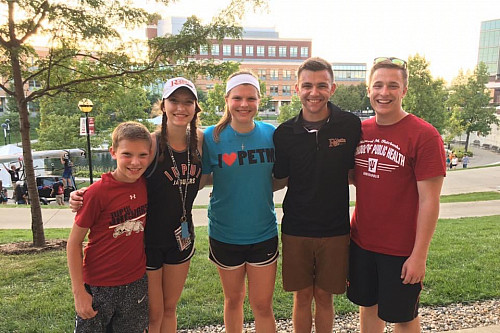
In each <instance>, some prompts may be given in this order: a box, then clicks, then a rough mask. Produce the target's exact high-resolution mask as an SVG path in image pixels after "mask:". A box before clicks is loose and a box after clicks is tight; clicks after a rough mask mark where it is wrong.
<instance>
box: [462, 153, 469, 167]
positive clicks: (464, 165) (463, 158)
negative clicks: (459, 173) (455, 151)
mask: <svg viewBox="0 0 500 333" xmlns="http://www.w3.org/2000/svg"><path fill="white" fill-rule="evenodd" d="M468 164H469V156H468V155H464V157H462V166H463V168H464V169H467V165H468Z"/></svg>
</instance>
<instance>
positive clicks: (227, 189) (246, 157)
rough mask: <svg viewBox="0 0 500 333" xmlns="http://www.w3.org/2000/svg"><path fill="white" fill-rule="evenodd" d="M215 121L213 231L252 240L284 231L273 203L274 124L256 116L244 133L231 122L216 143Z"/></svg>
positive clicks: (209, 165)
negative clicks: (251, 128)
mask: <svg viewBox="0 0 500 333" xmlns="http://www.w3.org/2000/svg"><path fill="white" fill-rule="evenodd" d="M214 128H215V127H214V126H210V127H208V128H207V129H206V130H205V134H204V140H203V168H202V170H203V171H202V172H203V173H204V174H210V173H213V190H212V196H211V198H210V205H209V207H208V235H209V236H210V237H212V238H214V239H216V240H218V241H220V242H224V243H229V244H237V245H246V244H254V243H259V242H262V241H265V240H268V239H270V238H272V237H274V236H276V235H277V234H278V227H277V222H276V213H275V211H274V202H273V186H272V170H273V165H274V143H273V133H274V130H275V128H274V126H273V125H271V124H268V123H263V122H259V121H256V122H255V128H254V129H253V130H252V131H251V132H249V133H244V134H240V133H237V132H236V131H234V130H233V128H232V127H231V126H230V125H228V126H227V127H226V128H225V129H224V130H223V131H222V132H221V134H220V140H219V142H217V143H216V142H214V138H213V131H214Z"/></svg>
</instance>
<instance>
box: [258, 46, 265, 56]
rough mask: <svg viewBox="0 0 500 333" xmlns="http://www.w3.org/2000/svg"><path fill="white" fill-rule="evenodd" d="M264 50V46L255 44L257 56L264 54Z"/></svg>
mask: <svg viewBox="0 0 500 333" xmlns="http://www.w3.org/2000/svg"><path fill="white" fill-rule="evenodd" d="M264 50H265V47H264V46H257V57H263V56H265V53H264V52H265V51H264Z"/></svg>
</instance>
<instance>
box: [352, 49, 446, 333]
mask: <svg viewBox="0 0 500 333" xmlns="http://www.w3.org/2000/svg"><path fill="white" fill-rule="evenodd" d="M407 90H408V71H407V64H406V62H405V61H404V60H401V59H397V58H385V57H384V58H377V59H375V62H374V65H373V67H372V70H371V72H370V79H369V87H368V94H369V97H370V102H371V105H372V107H373V109H374V110H375V117H374V118H372V119H369V120H366V121H364V122H363V123H362V138H361V141H360V142H359V144H358V147H357V149H356V153H355V169H354V175H353V176H354V180H353V181H354V183H355V185H356V209H355V212H354V215H353V218H352V221H351V252H350V262H349V279H348V280H349V284H348V290H347V296H348V298H349V299H350V300H351V301H352V302H354V303H356V304H358V305H360V326H361V333H368V332H370V333H372V332H373V333H377V332H380V333H382V332H383V330H384V327H385V321H388V322H393V323H395V327H396V330H397V331H398V332H420V321H419V318H418V300H419V295H420V291H421V289H422V281H423V279H424V276H425V266H426V260H427V253H428V250H429V244H430V241H431V238H432V235H433V233H434V230H435V227H436V222H437V219H438V216H439V195H440V193H441V187H442V184H443V179H444V176H445V174H446V157H445V152H444V147H443V141H442V139H441V136H440V135H439V133H438V131H437V130H436V129H435V128H434V127H433V126H432V125H430V124H429V123H427V122H425V121H424V120H422V119H420V118H418V117H416V116H414V115H412V114H409V113H407V112H405V111H404V110H403V109H402V100H403V98H404V96H405V95H406V92H407ZM351 176H352V175H351Z"/></svg>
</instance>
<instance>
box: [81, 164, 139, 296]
mask: <svg viewBox="0 0 500 333" xmlns="http://www.w3.org/2000/svg"><path fill="white" fill-rule="evenodd" d="M83 198H84V202H85V204H84V205H83V207H82V208H81V209H80V210H79V211H78V213H77V215H76V217H75V223H76V224H77V225H78V226H80V227H82V228H90V233H89V235H88V239H89V241H88V244H87V246H86V247H85V249H84V258H83V280H84V282H85V283H87V284H89V285H93V286H119V285H125V284H129V283H131V282H134V281H136V280H138V279H139V278H141V277H142V276H143V275H144V274H145V273H146V255H145V253H144V226H145V224H146V211H147V192H146V182H145V180H144V178H143V177H141V178H139V179H138V180H137V181H136V182H134V183H123V182H119V181H116V180H115V179H114V178H113V176H111V174H110V173H107V174H103V175H102V179H101V181H98V182H96V183H94V184H92V185H91V186H90V187H89V189H88V190H87V191H86V192H85V194H84V197H83Z"/></svg>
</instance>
